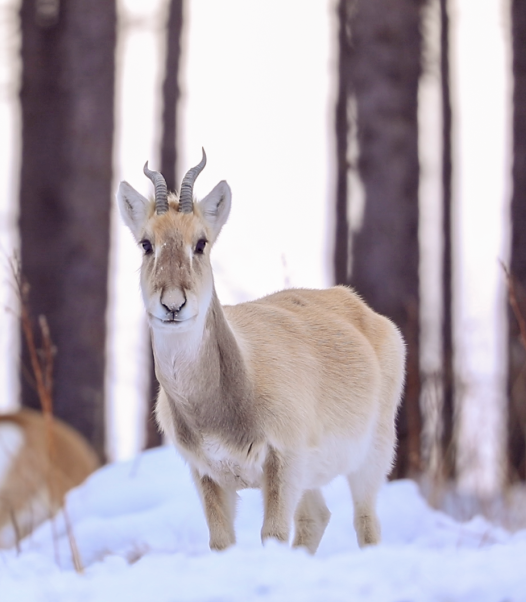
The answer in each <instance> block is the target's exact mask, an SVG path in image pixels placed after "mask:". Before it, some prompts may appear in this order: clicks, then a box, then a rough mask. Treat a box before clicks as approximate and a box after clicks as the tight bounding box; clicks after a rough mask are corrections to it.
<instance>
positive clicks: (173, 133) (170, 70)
mask: <svg viewBox="0 0 526 602" xmlns="http://www.w3.org/2000/svg"><path fill="white" fill-rule="evenodd" d="M182 31H183V0H171V1H170V8H169V13H168V22H167V24H166V60H165V71H164V83H163V117H162V125H163V127H162V138H161V173H162V174H163V176H164V179H165V180H166V185H167V186H168V190H176V189H177V185H178V182H177V104H178V102H179V96H180V93H181V91H180V89H179V65H180V62H181V39H182ZM158 392H159V382H158V381H157V377H156V376H155V369H154V359H153V354H152V357H151V368H150V397H149V400H148V412H147V420H146V449H149V448H151V447H157V446H158V445H161V443H162V437H161V433H160V432H159V429H158V427H157V423H156V421H155V415H154V410H155V403H156V401H157V394H158Z"/></svg>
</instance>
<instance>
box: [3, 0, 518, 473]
mask: <svg viewBox="0 0 526 602" xmlns="http://www.w3.org/2000/svg"><path fill="white" fill-rule="evenodd" d="M507 3H508V0H479V1H478V2H476V3H466V2H461V1H460V0H450V5H451V10H452V24H453V28H452V35H451V37H452V57H453V61H452V62H453V63H454V69H453V97H454V98H453V100H454V102H455V104H456V107H457V108H458V113H457V119H456V122H455V157H456V166H457V171H456V179H455V187H454V192H455V198H456V202H457V203H458V212H457V214H456V216H455V217H456V228H457V248H458V252H459V257H460V262H459V264H458V268H457V271H456V274H455V284H456V290H457V292H458V295H457V301H456V303H457V305H456V318H457V335H458V340H459V350H461V352H460V353H459V357H458V358H457V364H458V369H459V372H460V373H461V375H462V379H463V380H462V385H463V392H464V393H465V395H466V399H467V400H468V401H469V400H471V401H470V404H468V406H469V407H471V408H472V409H473V408H478V409H479V410H480V411H479V417H480V416H482V417H484V416H489V417H491V418H490V420H484V421H483V422H484V425H487V428H486V426H485V427H484V428H486V430H485V431H484V433H485V436H487V437H489V438H491V437H492V436H493V434H492V433H494V432H498V428H499V423H498V420H497V418H496V416H497V412H496V408H498V407H499V405H500V404H501V403H502V401H503V394H504V388H503V375H504V362H505V349H504V341H505V339H504V336H505V331H504V328H503V313H502V308H503V305H504V290H503V281H502V274H500V271H499V266H498V259H499V258H503V259H506V257H507V251H506V243H505V239H504V238H503V232H505V230H506V228H505V227H504V225H503V223H504V211H507V203H508V199H509V188H510V182H509V161H510V157H509V148H510V126H509V118H510V115H509V106H510V100H509V93H510V83H509V69H510V66H509V49H508V42H507V40H506V39H505V36H504V35H503V34H504V31H505V23H506V22H505V19H504V17H503V15H504V14H505V12H506V10H507V6H508V4H507ZM17 4H18V2H17V0H0V15H1V16H2V18H1V19H0V92H1V94H0V127H1V130H0V131H2V139H1V140H0V171H1V174H0V176H1V177H0V187H1V189H0V234H1V239H0V245H1V249H2V250H3V251H4V252H5V253H7V254H11V252H12V249H14V248H16V235H15V229H14V224H15V213H14V209H15V207H16V202H15V199H16V196H17V191H16V178H17V173H18V161H19V158H18V153H19V151H18V143H17V131H18V112H17V105H16V102H17V88H16V81H17V80H16V69H15V68H14V67H15V66H16V65H17V60H16V58H17V44H18V40H17V37H16V35H15V33H14V32H16V28H14V27H13V24H16V10H14V8H13V7H14V6H16V5H17ZM166 4H167V2H166V0H151V1H150V2H148V3H146V2H143V1H142V0H121V1H120V2H119V7H120V8H119V10H120V23H121V27H120V34H119V49H118V57H119V58H120V59H121V61H120V64H119V65H120V66H119V72H118V92H117V131H116V139H115V188H116V187H117V184H118V181H120V180H121V179H126V180H128V181H129V182H130V183H131V184H132V185H133V186H135V187H136V188H138V189H139V190H140V191H142V192H143V193H146V194H150V192H151V190H150V188H149V182H148V180H147V179H146V178H145V177H144V176H143V174H142V166H143V165H144V162H145V160H146V159H149V160H150V165H151V166H152V167H153V168H156V167H157V166H158V150H157V149H158V140H159V133H160V113H159V109H160V86H161V66H162V54H163V20H164V15H165V10H166ZM334 4H335V2H334V0H326V1H325V2H305V1H304V0H287V2H283V0H266V1H265V2H250V3H248V2H246V1H243V0H223V1H222V2H217V1H215V0H192V2H187V12H186V14H185V18H186V22H187V24H188V29H187V32H186V41H187V46H186V56H185V58H184V65H185V66H184V73H183V74H182V78H181V84H182V90H183V97H182V106H181V110H180V114H179V132H180V135H179V140H178V143H179V148H180V151H181V154H180V161H181V162H180V165H179V166H178V167H179V172H180V173H181V172H182V171H184V170H186V169H187V168H188V167H190V166H192V165H194V164H195V163H197V162H198V160H199V159H200V153H201V150H200V149H201V146H204V147H205V149H206V151H207V155H208V165H207V167H206V169H205V171H204V172H203V174H202V175H201V176H200V178H199V180H198V182H197V184H196V194H197V195H198V196H204V195H205V194H206V193H207V192H208V190H209V189H210V188H212V187H213V186H214V185H215V184H216V183H217V182H218V181H219V180H221V179H226V180H227V181H228V182H229V184H230V185H231V187H232V190H233V208H232V213H231V217H230V220H229V223H228V224H227V225H226V226H225V228H224V231H223V233H222V235H221V238H220V240H219V241H218V243H217V246H216V248H215V253H214V265H215V272H216V285H217V289H218V292H219V295H220V298H221V299H222V301H223V302H225V303H233V302H237V301H240V300H245V299H248V298H253V297H256V296H260V295H263V294H266V293H268V292H272V291H274V290H277V289H280V288H283V287H284V286H289V285H290V286H312V287H321V286H326V285H328V284H330V282H331V278H332V275H331V270H330V248H331V228H332V222H331V211H330V208H331V202H332V198H333V182H334V172H333V169H334V167H333V160H332V153H333V138H332V130H333V121H332V111H333V99H334V94H333V87H334V82H333V80H332V79H331V74H332V72H333V68H334V66H335V60H336V59H335V53H334V51H335V49H334V48H333V42H334V40H335V29H334V23H333V21H332V12H333V10H334ZM435 4H436V2H435ZM433 10H435V9H432V11H433ZM298 15H301V19H299V18H298ZM6 16H9V19H8V18H4V17H6ZM10 26H11V28H10ZM431 30H432V31H434V32H435V35H436V27H435V29H434V30H433V27H431ZM433 48H434V50H433ZM433 52H434V53H435V58H434V59H433V60H435V64H434V65H433V63H432V61H431V64H430V65H431V66H430V72H429V73H428V76H427V77H426V79H425V80H423V81H424V84H425V85H424V86H423V88H422V94H421V99H425V102H423V106H422V108H421V113H420V116H421V124H422V133H421V148H422V152H421V161H422V173H423V176H424V179H423V183H422V188H421V192H422V213H423V215H424V216H426V217H425V220H426V221H425V224H424V227H423V228H422V231H421V240H422V246H423V250H424V253H423V259H422V270H423V272H424V276H423V286H424V287H425V289H424V290H423V299H424V302H425V304H424V308H423V326H425V329H426V330H425V332H426V341H427V342H426V343H425V345H424V347H425V353H426V356H425V357H426V359H425V364H426V367H428V368H429V369H432V367H433V365H436V357H437V332H438V321H437V311H438V309H439V308H438V304H437V293H436V291H437V286H438V267H437V255H438V242H437V241H438V238H437V235H438V221H437V220H438V218H439V211H438V206H437V203H438V201H439V180H438V177H439V172H438V164H437V157H438V152H439V146H438V144H439V142H438V137H439V135H440V123H439V120H437V111H438V104H437V94H438V87H437V79H436V78H437V70H436V44H435V45H434V46H433V44H431V54H432V53H433ZM432 149H436V152H434V151H433V150H432ZM114 217H115V219H114V220H113V221H114V224H113V252H112V260H111V261H112V276H111V280H110V298H111V306H110V309H109V312H108V320H109V324H110V325H111V335H110V337H109V341H108V357H109V369H108V378H107V383H108V384H107V390H108V395H109V399H110V400H111V407H112V412H111V419H112V427H111V432H110V442H111V444H110V452H111V455H112V456H113V457H129V456H130V455H132V454H133V453H134V451H135V449H136V446H137V444H138V440H137V437H136V435H135V433H136V428H135V425H136V424H137V408H138V407H139V406H140V399H141V398H143V395H144V391H145V390H146V384H145V381H144V379H143V378H142V372H141V370H140V369H138V368H137V366H138V365H141V362H142V361H144V359H145V358H146V357H147V354H148V353H149V351H148V343H147V339H146V328H145V325H144V317H143V309H142V305H141V299H140V295H139V291H138V275H137V268H138V266H139V263H140V253H139V252H138V250H137V249H136V247H135V245H134V243H133V241H132V238H131V235H130V234H129V233H128V232H127V231H126V230H125V228H124V226H123V225H121V223H120V221H119V219H118V216H114ZM3 263H4V260H3V259H2V264H3ZM1 269H2V272H1V277H0V282H1V286H0V304H1V305H2V306H5V305H9V306H12V299H9V296H8V286H7V283H6V278H7V275H6V274H5V271H4V268H3V265H2V268H1ZM123 308H126V310H125V311H123ZM13 324H14V323H13V322H11V324H9V321H8V317H7V314H5V313H3V312H0V332H1V333H2V336H1V337H0V357H3V358H7V360H8V361H4V362H1V363H0V403H2V404H3V405H4V406H5V405H6V403H5V401H6V400H7V403H8V404H11V405H12V404H13V401H14V399H15V398H16V393H13V391H16V367H15V362H14V361H13V358H14V357H16V354H15V353H13V349H15V348H16V337H15V336H14V333H15V332H16V329H15V328H14V326H13ZM122 358H124V361H120V360H121V359H122ZM468 406H466V407H468ZM492 408H493V409H492ZM467 416H468V414H466V415H465V416H464V424H470V422H472V418H469V417H467ZM469 416H473V414H469ZM495 421H497V422H495ZM478 429H479V427H478V426H477V427H476V428H475V429H474V430H475V431H478ZM468 430H469V429H468ZM490 447H491V446H490ZM489 453H490V457H487V458H484V457H483V456H482V457H481V456H480V454H479V455H478V456H477V454H475V455H476V456H477V457H478V460H476V462H475V464H477V463H479V464H480V462H483V463H484V462H485V463H486V465H487V463H488V462H489V464H491V465H493V466H494V465H495V464H494V462H493V460H491V458H492V457H493V458H495V457H496V455H498V449H497V448H493V451H492V452H489ZM489 473H491V474H492V475H493V476H492V477H491V478H490V481H491V479H493V482H494V481H495V474H496V472H495V470H492V471H489ZM489 473H488V474H489Z"/></svg>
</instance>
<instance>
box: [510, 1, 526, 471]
mask: <svg viewBox="0 0 526 602" xmlns="http://www.w3.org/2000/svg"><path fill="white" fill-rule="evenodd" d="M511 11H512V18H511V23H512V36H513V40H512V45H513V77H514V91H513V196H512V200H511V230H512V231H511V262H510V272H511V277H512V279H513V282H514V288H515V294H516V297H517V303H518V306H519V307H518V308H519V311H520V312H521V314H522V316H523V318H524V319H525V320H526V4H525V3H524V2H523V1H522V0H513V1H512V5H511ZM525 343H526V341H524V340H522V339H521V335H520V330H519V324H518V321H517V317H516V316H515V315H514V312H513V311H512V309H510V310H509V352H508V362H509V364H508V393H509V404H508V441H509V443H508V449H509V463H510V467H509V468H510V477H511V478H512V480H514V479H522V480H524V479H526V348H525Z"/></svg>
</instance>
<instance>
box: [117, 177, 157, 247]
mask: <svg viewBox="0 0 526 602" xmlns="http://www.w3.org/2000/svg"><path fill="white" fill-rule="evenodd" d="M117 201H118V203H119V209H120V212H121V215H122V219H123V220H124V223H125V224H126V225H127V226H128V228H129V229H130V230H131V231H132V234H133V236H134V237H135V240H137V241H139V239H140V237H141V234H142V232H143V230H144V226H145V224H146V221H147V219H148V215H149V210H150V205H151V203H150V201H149V200H148V199H147V198H145V197H143V196H142V194H140V193H139V192H137V191H136V190H135V188H133V186H130V185H129V184H128V182H121V183H120V184H119V190H118V191H117Z"/></svg>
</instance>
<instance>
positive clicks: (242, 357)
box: [118, 182, 405, 553]
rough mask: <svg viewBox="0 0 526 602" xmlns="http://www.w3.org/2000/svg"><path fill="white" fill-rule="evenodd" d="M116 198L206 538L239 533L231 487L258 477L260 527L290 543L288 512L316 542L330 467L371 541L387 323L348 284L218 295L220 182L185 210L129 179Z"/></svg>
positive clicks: (226, 195)
mask: <svg viewBox="0 0 526 602" xmlns="http://www.w3.org/2000/svg"><path fill="white" fill-rule="evenodd" d="M118 198H119V203H120V208H121V213H122V215H123V218H124V220H125V222H126V224H127V225H128V226H129V227H130V229H131V230H132V232H133V234H134V235H135V237H136V239H137V240H138V241H139V242H140V243H141V244H142V245H143V248H145V250H146V252H145V256H144V261H143V267H142V270H141V288H142V293H143V298H144V301H145V305H146V310H147V313H148V317H149V322H150V326H151V331H152V342H153V350H154V356H155V362H156V373H157V377H158V379H159V382H160V384H161V389H160V393H159V398H158V403H157V410H156V412H157V419H158V422H159V425H160V426H161V428H162V430H164V431H165V432H166V433H167V434H168V435H169V436H170V438H171V439H172V440H173V442H174V443H175V445H176V447H177V448H178V449H179V451H180V453H181V454H182V455H183V457H184V458H185V459H186V460H187V461H188V463H189V465H190V467H191V470H192V474H193V478H194V480H195V483H196V486H197V489H198V491H199V493H200V496H201V499H202V502H203V507H204V510H205V515H206V518H207V522H208V526H209V530H210V546H211V548H213V549H218V550H219V549H224V548H226V547H228V546H230V545H232V544H234V543H235V533H234V516H235V503H236V497H237V496H236V491H237V490H239V489H243V488H246V487H258V488H261V489H262V491H263V498H264V521H263V528H262V531H261V535H262V539H263V540H265V539H267V538H269V537H273V538H276V539H277V540H279V541H283V542H287V541H288V540H289V535H290V530H291V526H292V523H293V521H294V522H295V537H294V542H293V545H295V546H303V547H306V548H307V549H308V550H309V551H310V552H312V553H314V552H315V551H316V549H317V547H318V545H319V542H320V540H321V537H322V535H323V532H324V530H325V527H326V525H327V523H328V521H329V517H330V513H329V511H328V509H327V507H326V505H325V503H324V501H323V497H322V494H321V491H320V487H321V486H323V485H325V484H327V483H329V482H330V481H331V480H332V479H334V478H335V477H336V476H338V475H344V476H346V477H347V479H348V481H349V484H350V487H351V491H352V496H353V502H354V509H355V521H354V523H355V528H356V532H357V536H358V542H359V544H360V545H361V546H363V545H366V544H374V543H377V542H378V541H379V540H380V526H379V522H378V519H377V516H376V510H375V505H376V496H377V493H378V490H379V488H380V487H381V485H382V483H383V482H384V481H385V478H386V475H387V474H388V472H389V471H390V468H391V463H392V460H393V454H394V449H395V417H396V411H397V407H398V404H399V401H400V396H401V390H402V386H403V374H404V361H405V349H404V343H403V340H402V337H401V335H400V333H399V332H398V330H397V328H396V327H395V326H394V325H393V324H392V323H391V322H390V321H389V320H387V319H386V318H384V317H382V316H380V315H378V314H376V313H375V312H373V311H372V310H371V309H370V308H369V307H368V306H367V305H366V304H365V303H364V302H363V301H362V300H361V299H360V298H359V297H358V295H356V294H355V293H354V292H353V291H351V290H350V289H348V288H345V287H335V288H332V289H329V290H325V291H318V290H304V289H294V290H287V291H282V292H280V293H276V294H274V295H270V296H268V297H264V298H263V299H259V300H257V301H253V302H249V303H242V304H239V305H236V306H225V307H222V306H221V305H220V303H219V301H218V299H217V296H216V293H215V289H214V284H213V276H212V270H211V266H210V260H209V250H210V247H211V246H212V244H213V242H214V241H215V240H216V238H217V236H218V234H219V231H220V230H221V228H222V226H223V224H224V223H225V221H226V219H227V217H228V214H229V210H230V188H229V187H228V185H227V184H226V182H221V183H220V184H218V185H217V186H216V187H215V188H214V190H213V191H212V192H211V193H210V194H209V195H208V196H207V197H206V198H205V199H203V201H201V202H200V203H195V204H194V207H193V211H192V212H191V213H189V214H188V213H180V212H179V211H178V199H177V197H175V196H171V197H170V199H169V200H170V209H169V211H168V212H167V213H164V214H162V215H158V214H157V213H155V212H154V208H153V203H151V202H149V201H147V200H146V199H145V198H144V197H142V196H141V195H139V193H137V192H136V191H135V190H134V189H133V188H132V187H131V186H129V184H127V183H125V182H123V183H122V184H121V187H120V189H119V194H118ZM203 240H206V245H205V250H204V252H199V250H200V248H201V247H202V246H203V245H202V244H200V243H201V242H202V241H203ZM146 243H147V244H146Z"/></svg>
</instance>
